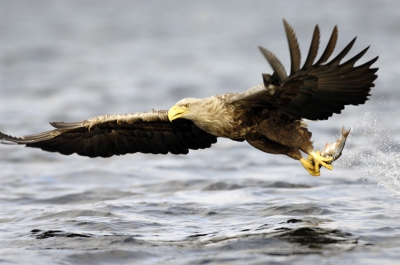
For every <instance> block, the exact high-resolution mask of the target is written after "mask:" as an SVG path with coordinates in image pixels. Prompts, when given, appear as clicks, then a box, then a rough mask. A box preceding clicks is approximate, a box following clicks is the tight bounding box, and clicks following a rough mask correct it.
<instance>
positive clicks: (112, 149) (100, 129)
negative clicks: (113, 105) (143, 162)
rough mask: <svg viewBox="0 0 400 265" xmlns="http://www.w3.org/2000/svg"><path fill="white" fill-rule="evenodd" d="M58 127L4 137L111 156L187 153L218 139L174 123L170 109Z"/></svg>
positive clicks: (63, 150) (66, 150)
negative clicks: (30, 133) (31, 133)
mask: <svg viewBox="0 0 400 265" xmlns="http://www.w3.org/2000/svg"><path fill="white" fill-rule="evenodd" d="M51 125H53V126H54V127H55V128H56V129H55V130H52V131H47V132H42V133H38V134H34V135H27V136H22V137H13V136H9V135H6V134H3V133H1V132H0V139H3V140H6V141H9V142H13V143H16V144H24V145H26V146H27V147H36V148H40V149H43V150H45V151H50V152H59V153H61V154H64V155H70V154H73V153H77V154H78V155H82V156H89V157H99V156H100V157H110V156H112V155H124V154H127V153H136V152H141V153H152V154H167V153H168V152H170V153H172V154H187V153H188V152H189V149H203V148H208V147H210V146H211V144H213V143H216V141H217V138H216V137H215V136H213V135H211V134H208V133H206V132H205V131H203V130H201V129H200V128H199V127H197V126H196V125H195V124H194V123H193V122H191V121H189V120H185V119H180V120H176V121H174V122H170V121H169V120H168V117H167V111H150V112H142V113H132V114H125V115H108V116H99V117H96V118H93V119H89V120H85V121H82V122H73V123H64V122H52V123H51Z"/></svg>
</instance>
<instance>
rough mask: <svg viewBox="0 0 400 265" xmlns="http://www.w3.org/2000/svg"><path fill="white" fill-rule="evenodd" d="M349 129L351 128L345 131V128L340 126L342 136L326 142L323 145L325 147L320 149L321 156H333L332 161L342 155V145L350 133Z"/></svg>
mask: <svg viewBox="0 0 400 265" xmlns="http://www.w3.org/2000/svg"><path fill="white" fill-rule="evenodd" d="M350 130H351V129H349V130H348V131H346V129H345V128H344V126H343V127H342V136H340V138H339V139H338V140H337V141H336V142H334V143H332V144H330V143H327V144H326V145H325V147H324V148H323V149H322V150H321V156H323V157H326V158H328V157H332V158H333V160H332V162H333V161H335V160H337V159H338V158H339V157H340V156H341V155H342V151H343V148H344V145H345V144H346V139H347V136H348V135H349V133H350ZM332 162H330V163H332Z"/></svg>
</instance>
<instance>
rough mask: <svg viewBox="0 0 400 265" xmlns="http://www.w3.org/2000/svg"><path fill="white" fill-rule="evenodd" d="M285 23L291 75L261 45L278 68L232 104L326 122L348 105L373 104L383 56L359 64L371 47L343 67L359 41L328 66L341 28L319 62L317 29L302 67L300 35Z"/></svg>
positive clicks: (237, 97) (264, 75)
mask: <svg viewBox="0 0 400 265" xmlns="http://www.w3.org/2000/svg"><path fill="white" fill-rule="evenodd" d="M283 22H284V26H285V31H286V35H287V38H288V42H289V49H290V56H291V70H290V75H289V76H287V74H286V71H285V69H284V67H283V65H282V63H281V62H280V61H279V60H278V59H277V58H276V57H275V55H274V54H272V53H271V52H270V51H268V50H267V49H265V48H262V47H259V48H260V50H261V52H262V53H263V55H264V56H265V58H266V59H267V60H268V62H269V63H270V65H271V67H272V68H273V70H274V73H273V75H272V76H271V75H268V74H263V80H264V83H263V84H262V85H259V86H256V87H253V88H251V89H249V90H247V91H245V92H243V93H240V94H237V95H235V96H234V97H232V98H231V102H236V103H239V104H245V105H246V104H250V105H251V106H253V107H264V108H269V109H276V110H277V111H279V112H280V113H283V114H285V115H287V116H289V117H291V118H294V119H301V118H305V119H309V120H325V119H328V118H329V117H330V116H332V114H333V113H340V112H341V110H343V109H344V107H345V105H359V104H363V103H365V101H366V100H368V98H367V97H368V96H369V91H370V89H371V87H373V86H374V83H373V81H374V80H375V79H376V78H377V75H376V74H375V72H376V71H377V70H378V68H370V67H371V65H372V64H373V63H374V62H375V61H376V60H377V59H378V57H375V58H374V59H372V60H370V61H368V62H366V63H364V64H362V65H359V66H354V65H355V63H356V62H357V61H358V60H359V59H360V58H361V57H362V56H363V55H364V54H365V53H366V51H367V50H368V48H369V47H367V48H365V49H364V50H363V51H361V52H360V53H358V54H357V55H355V56H354V57H353V58H351V59H349V60H348V61H346V62H344V63H340V62H341V60H342V59H343V57H345V56H346V54H347V53H348V52H349V50H350V49H351V48H352V46H353V44H354V42H355V40H356V38H354V39H353V40H352V41H351V42H350V43H349V44H348V45H347V46H346V47H345V48H344V49H343V51H341V52H340V53H339V54H338V55H337V56H336V57H335V58H333V59H332V60H331V61H329V62H328V63H325V62H326V61H327V60H328V59H329V57H330V56H331V54H332V52H333V50H334V48H335V46H336V41H337V35H338V31H337V28H336V27H335V28H334V29H333V32H332V35H331V38H330V39H329V42H328V45H327V47H326V49H325V51H324V52H323V54H322V55H321V57H320V59H319V60H318V61H317V62H316V63H315V64H314V60H315V58H316V56H317V53H318V47H319V37H320V32H319V28H318V25H317V26H316V27H315V30H314V35H313V38H312V41H311V46H310V50H309V53H308V56H307V58H306V61H305V63H304V66H303V67H302V68H300V59H301V55H300V49H299V45H298V42H297V39H296V35H295V33H294V31H293V28H292V27H291V26H290V25H289V24H288V23H287V22H286V21H285V20H284V21H283Z"/></svg>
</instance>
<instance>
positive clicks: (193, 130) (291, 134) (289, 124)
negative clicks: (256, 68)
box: [0, 20, 378, 176]
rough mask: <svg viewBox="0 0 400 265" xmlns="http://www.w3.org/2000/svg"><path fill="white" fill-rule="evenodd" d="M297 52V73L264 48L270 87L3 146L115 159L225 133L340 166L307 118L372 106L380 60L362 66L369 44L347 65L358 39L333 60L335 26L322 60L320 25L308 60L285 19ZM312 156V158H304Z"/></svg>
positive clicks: (68, 126) (86, 123) (317, 164)
mask: <svg viewBox="0 0 400 265" xmlns="http://www.w3.org/2000/svg"><path fill="white" fill-rule="evenodd" d="M283 24H284V29H285V32H286V36H287V40H288V43H289V51H290V57H291V68H290V74H289V75H287V73H286V71H285V68H284V67H283V65H282V63H281V62H280V61H279V60H278V58H277V57H276V56H275V55H274V54H273V53H272V52H270V51H269V50H267V49H265V48H263V47H261V46H259V49H260V51H261V53H262V54H263V55H264V57H265V58H266V60H267V61H268V62H269V64H270V65H271V67H272V69H273V74H272V75H270V74H262V80H263V82H262V84H260V85H257V86H254V87H252V88H250V89H248V90H246V91H244V92H242V93H227V94H219V95H214V96H211V97H208V98H201V99H198V98H185V99H182V100H180V101H178V102H177V103H176V104H175V105H174V106H173V107H171V108H170V109H169V110H154V109H153V110H151V111H148V112H137V113H130V114H119V115H104V116H98V117H94V118H90V119H86V120H83V121H80V122H50V124H51V125H52V126H53V127H55V129H54V130H51V131H45V132H42V133H38V134H32V135H26V136H21V137H14V136H10V135H7V134H4V133H1V132H0V139H1V140H2V141H3V143H15V144H21V145H25V146H27V147H35V148H40V149H42V150H45V151H49V152H59V153H61V154H63V155H70V154H73V153H76V154H78V155H81V156H88V157H110V156H113V155H125V154H128V153H136V152H141V153H151V154H167V153H171V154H176V155H177V154H187V153H188V152H189V150H190V149H192V150H198V149H205V148H209V147H211V145H212V144H214V143H216V142H217V138H218V137H225V138H229V139H232V140H234V141H239V142H243V141H246V142H248V143H249V144H250V145H251V146H253V147H255V148H256V149H258V150H260V151H263V152H265V153H270V154H282V155H286V156H288V157H291V158H293V159H295V160H298V161H300V163H301V164H302V165H303V167H304V168H305V169H306V170H307V171H308V173H310V174H311V175H312V176H319V175H320V168H321V167H325V168H327V169H330V170H332V163H331V162H332V160H333V158H332V157H323V156H321V154H320V153H319V151H315V150H314V147H313V142H312V141H311V135H312V134H311V132H310V131H309V130H308V129H307V124H306V122H305V120H326V119H328V118H329V117H331V116H332V115H333V113H336V114H340V113H341V111H342V110H343V109H344V108H345V106H346V105H359V104H364V103H365V102H366V101H367V100H368V96H370V94H369V92H370V90H371V87H374V83H373V81H374V80H375V79H376V78H377V75H376V74H375V73H376V72H377V70H378V68H371V65H372V64H373V63H375V62H376V60H377V59H378V57H375V58H374V59H372V60H370V61H368V62H366V63H364V64H361V65H358V66H355V63H356V62H357V61H358V60H359V59H360V58H361V57H363V55H364V54H365V53H366V52H367V50H368V48H369V46H368V47H367V48H365V49H364V50H362V51H361V52H360V53H358V54H357V55H355V56H354V57H352V58H351V59H349V60H347V61H346V62H343V63H342V62H341V61H342V59H343V58H344V57H345V56H346V55H347V53H348V52H349V51H350V49H351V48H352V46H353V44H354V42H355V40H356V38H354V39H353V40H352V41H351V42H350V43H349V44H348V45H347V46H346V47H345V48H344V49H343V50H342V51H341V52H340V53H339V54H338V55H337V56H336V57H334V58H333V59H332V60H330V61H329V62H327V61H328V59H329V57H330V56H331V54H332V52H333V50H334V48H335V46H336V42H337V38H338V30H337V27H336V26H335V27H334V29H333V31H332V34H331V36H330V39H329V41H328V44H327V47H326V48H325V50H324V51H323V53H322V55H321V56H320V57H319V59H318V60H317V61H316V62H315V59H316V57H317V53H318V48H319V39H320V30H319V27H318V25H316V26H315V29H314V33H313V36H312V40H311V45H310V49H309V52H308V55H307V58H306V60H305V62H304V65H303V66H302V67H300V62H301V54H300V49H299V44H298V42H297V38H296V35H295V32H294V30H293V28H292V27H291V26H290V25H289V24H288V23H287V22H286V21H285V20H283ZM302 153H305V154H306V156H307V155H308V157H307V158H303V156H302Z"/></svg>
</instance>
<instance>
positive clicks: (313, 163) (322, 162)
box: [300, 151, 333, 176]
mask: <svg viewBox="0 0 400 265" xmlns="http://www.w3.org/2000/svg"><path fill="white" fill-rule="evenodd" d="M300 162H301V164H302V165H303V167H304V168H305V169H306V170H307V171H308V173H310V175H312V176H319V175H321V173H320V170H319V169H320V168H321V166H323V167H325V168H327V169H329V170H332V169H333V166H332V165H331V164H330V163H332V162H333V158H332V157H323V156H321V153H320V152H319V151H315V152H314V151H313V152H311V153H310V155H309V156H308V157H307V160H306V159H304V158H301V159H300Z"/></svg>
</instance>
